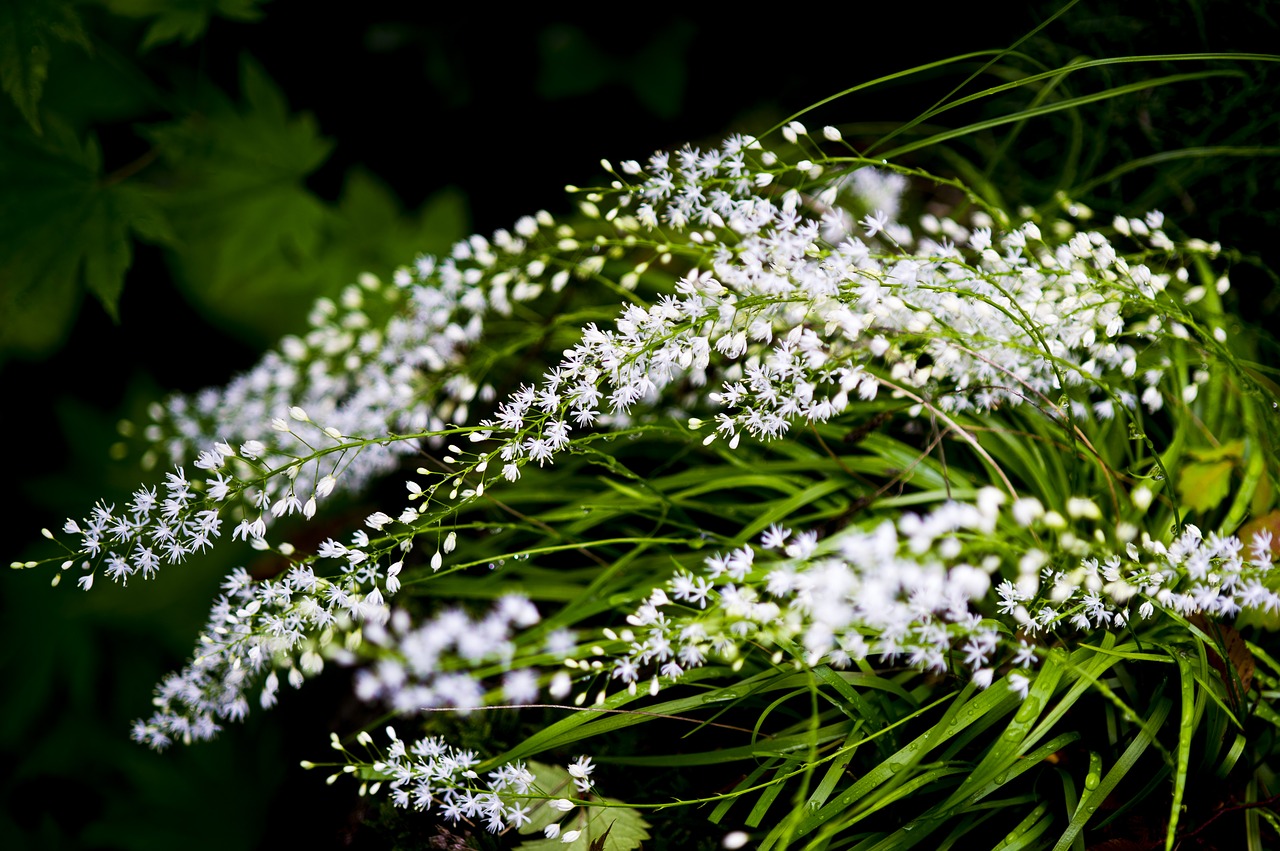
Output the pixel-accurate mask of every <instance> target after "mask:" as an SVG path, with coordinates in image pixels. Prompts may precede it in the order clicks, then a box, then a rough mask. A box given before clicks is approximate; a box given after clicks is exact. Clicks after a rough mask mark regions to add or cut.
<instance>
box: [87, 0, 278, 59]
mask: <svg viewBox="0 0 1280 851" xmlns="http://www.w3.org/2000/svg"><path fill="white" fill-rule="evenodd" d="M265 2H266V0H106V5H107V8H108V9H110V10H111V11H112V12H114V13H115V14H117V15H120V16H122V17H126V18H155V21H153V22H152V24H151V27H150V29H148V30H147V34H146V36H144V37H143V39H142V49H143V50H147V49H148V48H151V47H155V46H156V45H158V44H166V43H168V42H171V41H181V42H182V43H183V44H190V43H191V42H193V41H195V40H196V39H197V38H199V37H200V36H201V35H202V34H203V33H204V31H205V30H206V29H207V28H208V27H209V21H210V19H212V18H213V16H214V15H217V16H219V17H222V18H226V19H228V20H232V21H256V20H258V19H259V18H260V17H262V10H261V9H259V8H258V7H259V6H261V5H262V4H263V3H265Z"/></svg>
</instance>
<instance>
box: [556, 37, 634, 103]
mask: <svg viewBox="0 0 1280 851" xmlns="http://www.w3.org/2000/svg"><path fill="white" fill-rule="evenodd" d="M538 47H539V52H540V53H541V55H542V62H541V68H540V69H539V74H538V94H539V95H540V96H541V97H544V98H546V99H548V100H555V99H557V98H565V97H573V96H574V95H583V94H587V93H589V92H593V91H595V90H596V89H599V88H602V87H604V86H606V85H608V84H609V83H610V82H612V81H613V79H614V77H615V75H616V74H617V63H616V62H615V61H614V59H613V58H612V57H611V56H610V55H609V54H608V53H606V52H604V51H602V50H601V49H600V48H598V47H596V46H595V44H593V43H592V41H591V38H590V36H588V35H587V34H586V33H585V32H583V31H582V30H581V29H580V28H579V27H575V26H573V25H571V24H558V25H555V26H550V27H547V28H546V29H545V30H543V31H542V32H541V33H540V34H539V38H538Z"/></svg>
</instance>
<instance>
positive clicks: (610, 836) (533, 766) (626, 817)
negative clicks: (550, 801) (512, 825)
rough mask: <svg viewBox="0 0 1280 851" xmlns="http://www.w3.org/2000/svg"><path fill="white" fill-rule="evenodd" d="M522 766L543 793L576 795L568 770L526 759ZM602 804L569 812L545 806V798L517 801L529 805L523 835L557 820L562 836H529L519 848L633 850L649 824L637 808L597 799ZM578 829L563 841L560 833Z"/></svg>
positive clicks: (537, 850)
mask: <svg viewBox="0 0 1280 851" xmlns="http://www.w3.org/2000/svg"><path fill="white" fill-rule="evenodd" d="M525 765H526V766H527V767H528V769H529V770H530V771H532V772H533V774H534V776H535V777H537V788H538V789H539V790H540V791H541V792H542V793H543V794H545V795H547V796H549V797H552V798H556V797H562V798H575V799H577V798H579V797H580V796H581V793H579V792H578V791H577V790H576V789H575V788H574V785H573V778H572V777H570V776H569V772H568V770H567V769H565V768H563V767H562V766H558V765H547V764H546V763H543V762H535V761H529V762H526V763H525ZM599 800H600V802H601V803H602V804H604V805H605V806H597V807H592V806H588V807H579V808H577V809H576V810H573V811H572V812H570V813H567V814H566V813H561V812H560V811H558V810H553V809H552V808H551V807H549V806H547V803H546V802H547V799H546V798H528V799H525V800H523V801H521V802H520V803H521V804H523V805H524V806H527V807H529V810H530V812H529V815H530V817H531V819H532V820H531V821H530V822H528V823H527V824H524V825H521V826H520V833H521V834H525V835H531V834H532V835H537V834H541V833H542V832H543V830H544V829H545V828H546V827H547V825H549V824H552V823H553V822H559V823H560V825H561V828H562V835H561V836H560V837H558V838H555V839H546V838H539V839H530V840H526V841H525V842H523V843H521V844H520V845H519V846H517V847H518V848H520V849H521V851H550V849H560V851H565V849H568V851H632V849H634V848H639V847H640V845H641V843H643V842H644V840H646V839H648V838H649V831H648V830H647V828H648V827H649V825H648V823H647V822H646V821H645V820H644V819H643V818H642V817H641V815H640V813H639V812H638V811H637V810H633V809H630V808H629V807H627V806H625V805H624V804H622V802H621V801H615V800H613V799H611V798H601V799H599ZM571 830H577V831H580V833H579V835H578V837H577V838H576V839H575V840H573V841H572V842H565V841H564V836H563V834H565V833H568V832H569V831H571Z"/></svg>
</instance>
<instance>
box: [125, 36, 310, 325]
mask: <svg viewBox="0 0 1280 851" xmlns="http://www.w3.org/2000/svg"><path fill="white" fill-rule="evenodd" d="M241 89H242V91H243V93H244V101H243V102H242V103H241V104H235V103H232V102H231V101H230V100H229V99H228V98H227V97H226V96H225V95H223V94H222V93H220V92H217V91H214V90H211V89H210V90H206V91H205V92H204V93H203V105H204V108H203V109H202V110H200V111H197V112H194V113H193V114H191V115H189V116H187V117H186V118H184V119H182V120H180V121H176V122H173V123H170V124H162V125H157V126H153V127H151V128H148V129H147V130H146V131H145V132H146V133H147V134H148V135H149V136H150V137H151V139H152V140H153V141H154V142H155V144H156V145H157V147H158V149H159V151H160V154H161V157H162V158H163V159H164V161H165V162H166V163H167V165H168V166H169V168H170V170H171V175H170V178H169V181H168V182H169V186H170V188H171V190H172V191H171V192H170V193H169V194H168V195H167V196H166V201H167V207H168V211H169V213H170V215H171V217H172V221H173V225H174V230H175V232H176V234H177V238H178V241H179V245H180V248H179V250H178V251H176V252H175V254H174V255H173V259H174V261H175V263H176V265H177V267H178V269H177V271H178V273H179V277H180V279H181V282H182V283H183V284H185V286H186V288H187V292H188V295H189V296H190V297H191V298H192V299H193V300H194V301H195V302H196V303H197V305H199V306H200V307H202V308H204V309H206V310H208V311H210V312H211V313H213V314H214V315H215V316H218V317H221V318H222V319H224V320H229V321H230V322H232V323H233V324H235V325H236V326H238V327H239V328H240V329H242V330H244V329H248V330H251V331H252V332H254V333H255V334H256V335H257V336H258V337H259V339H260V340H261V339H265V338H271V337H274V336H275V335H277V334H278V333H280V331H281V330H282V329H281V327H280V325H279V322H280V317H279V316H278V315H272V314H273V311H278V310H285V311H288V312H290V313H292V312H294V311H293V310H292V307H291V306H292V305H293V304H294V303H296V302H299V301H300V300H301V301H310V300H311V299H312V298H313V297H314V293H313V291H312V290H313V289H314V282H313V281H300V280H299V279H298V274H297V273H298V271H299V270H300V269H303V268H305V267H306V265H307V264H308V262H309V260H310V259H311V258H313V257H314V256H315V255H316V253H317V252H318V250H319V248H320V246H321V243H322V235H323V229H324V227H325V225H326V222H327V219H328V216H329V212H328V210H327V209H326V207H325V205H324V204H323V202H321V201H320V199H318V198H316V197H315V196H314V195H313V194H312V193H311V192H310V191H308V190H307V188H306V186H305V185H304V184H303V180H304V179H305V178H306V176H307V175H308V174H310V173H311V172H312V171H314V170H315V169H316V168H317V167H318V166H319V165H320V164H321V163H322V162H324V161H325V159H326V158H327V157H328V156H329V152H330V150H331V149H332V143H331V142H330V141H329V140H327V139H325V138H324V137H322V136H321V135H320V132H319V128H318V127H317V126H316V121H315V119H314V118H313V117H312V116H311V115H309V114H301V115H292V114H290V112H289V110H288V106H287V104H286V103H285V100H284V97H283V95H281V93H280V91H279V90H278V89H277V88H276V86H275V84H274V83H272V81H271V80H270V79H269V78H268V77H267V75H266V73H265V72H264V71H263V70H262V69H261V68H260V67H259V66H258V65H257V64H256V63H254V62H253V61H252V60H251V59H248V58H245V59H244V60H243V61H242V63H241Z"/></svg>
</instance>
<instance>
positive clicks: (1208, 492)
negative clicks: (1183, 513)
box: [1178, 461, 1235, 512]
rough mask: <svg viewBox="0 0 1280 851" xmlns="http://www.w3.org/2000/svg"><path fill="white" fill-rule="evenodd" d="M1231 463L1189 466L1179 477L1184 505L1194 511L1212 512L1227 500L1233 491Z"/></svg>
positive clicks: (1221, 462)
mask: <svg viewBox="0 0 1280 851" xmlns="http://www.w3.org/2000/svg"><path fill="white" fill-rule="evenodd" d="M1234 468H1235V464H1234V463H1233V462H1231V461H1212V462H1208V463H1194V464H1188V465H1186V466H1185V467H1183V468H1182V474H1181V475H1180V476H1179V477H1178V494H1179V495H1180V496H1181V497H1182V504H1183V505H1184V506H1186V507H1187V508H1189V509H1191V510H1192V511H1200V512H1204V511H1210V510H1212V509H1214V508H1216V507H1217V506H1218V504H1219V503H1221V502H1222V500H1224V499H1226V497H1227V493H1228V492H1229V491H1230V490H1231V471H1232V470H1233V469H1234Z"/></svg>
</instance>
